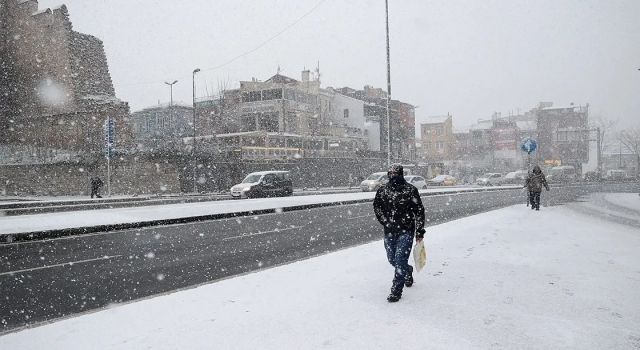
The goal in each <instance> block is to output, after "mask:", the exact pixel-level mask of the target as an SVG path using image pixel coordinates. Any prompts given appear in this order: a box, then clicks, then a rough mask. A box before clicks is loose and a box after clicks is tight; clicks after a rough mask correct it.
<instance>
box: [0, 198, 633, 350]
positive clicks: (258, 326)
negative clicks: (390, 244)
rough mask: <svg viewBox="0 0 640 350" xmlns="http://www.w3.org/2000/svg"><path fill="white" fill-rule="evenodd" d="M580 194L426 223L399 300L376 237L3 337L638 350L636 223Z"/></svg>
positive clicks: (67, 345)
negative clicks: (596, 208)
mask: <svg viewBox="0 0 640 350" xmlns="http://www.w3.org/2000/svg"><path fill="white" fill-rule="evenodd" d="M578 205H580V204H579V203H575V204H573V203H572V204H568V205H565V206H557V207H546V208H543V209H542V210H541V211H540V212H535V211H531V210H528V209H527V208H526V207H525V206H524V205H519V206H513V207H508V208H504V209H500V210H495V211H492V212H487V213H483V214H479V215H475V216H470V217H467V218H464V219H460V220H456V221H453V222H450V223H446V224H442V225H438V226H434V227H432V228H430V230H429V231H428V233H427V237H426V244H427V247H428V260H429V262H428V265H427V268H426V270H424V271H422V272H421V273H420V274H417V275H416V284H415V286H414V287H413V288H411V289H408V290H406V291H405V293H404V296H403V298H402V300H401V301H400V302H399V303H396V304H389V303H387V302H386V300H385V297H386V295H387V293H388V289H389V286H390V280H391V277H392V274H393V271H392V268H391V267H390V266H388V264H387V262H386V259H385V256H384V249H383V247H382V242H381V241H377V242H374V243H371V244H366V245H363V246H359V247H355V248H350V249H345V250H342V251H339V252H337V253H332V254H328V255H324V256H320V257H316V258H312V259H309V260H305V261H301V262H297V263H293V264H289V265H284V266H280V267H276V268H272V269H268V270H263V271H261V272H257V273H251V274H247V275H244V276H240V277H236V278H232V279H227V280H223V281H220V282H216V283H211V284H206V285H202V286H200V287H197V288H192V289H187V290H183V291H180V292H175V293H172V294H168V295H164V296H160V297H155V298H150V299H147V300H143V301H140V302H135V303H130V304H126V305H120V306H114V307H112V308H108V309H105V310H103V311H100V312H94V313H90V314H86V315H83V316H80V317H74V318H70V319H66V320H63V321H60V322H56V323H53V324H48V325H45V326H41V327H37V328H33V329H27V330H23V331H21V332H16V333H11V334H8V335H5V336H2V337H0V348H2V349H43V348H46V349H89V348H92V349H93V348H95V349H141V348H151V349H295V348H298V349H320V348H323V349H324V348H329V349H385V350H386V349H390V348H401V349H425V348H428V349H637V348H638V347H640V303H638V301H637V299H638V292H637V291H638V290H640V256H639V255H638V254H637V252H638V251H639V250H640V234H639V233H638V230H637V229H636V228H634V227H630V226H626V225H621V224H618V223H616V222H613V221H607V220H606V219H603V218H602V217H593V216H590V215H585V214H583V212H582V211H581V210H575V208H576V206H578ZM158 283H162V281H159V282H158Z"/></svg>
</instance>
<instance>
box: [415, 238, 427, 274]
mask: <svg viewBox="0 0 640 350" xmlns="http://www.w3.org/2000/svg"><path fill="white" fill-rule="evenodd" d="M413 262H414V263H415V265H416V269H418V272H420V270H422V268H423V267H424V265H426V264H427V249H426V248H425V247H424V240H420V241H419V242H416V245H415V246H413Z"/></svg>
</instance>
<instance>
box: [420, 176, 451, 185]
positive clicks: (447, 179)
mask: <svg viewBox="0 0 640 350" xmlns="http://www.w3.org/2000/svg"><path fill="white" fill-rule="evenodd" d="M456 183H458V180H456V178H455V177H453V176H451V175H438V176H436V177H434V178H433V179H431V180H429V181H427V185H429V186H453V185H455V184H456Z"/></svg>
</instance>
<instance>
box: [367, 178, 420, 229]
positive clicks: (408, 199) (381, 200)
mask: <svg viewBox="0 0 640 350" xmlns="http://www.w3.org/2000/svg"><path fill="white" fill-rule="evenodd" d="M373 211H374V212H375V214H376V218H377V219H378V221H379V222H380V224H382V225H383V226H384V232H385V233H389V232H399V231H407V232H411V233H412V234H413V233H414V232H417V234H416V236H417V237H418V238H422V237H423V236H424V206H422V200H421V199H420V194H419V193H418V189H417V188H415V187H414V186H413V185H411V184H409V183H408V182H406V181H405V180H404V177H402V176H394V177H392V178H390V179H389V182H388V183H387V184H386V185H384V186H382V187H380V188H379V189H378V192H376V197H375V199H374V200H373Z"/></svg>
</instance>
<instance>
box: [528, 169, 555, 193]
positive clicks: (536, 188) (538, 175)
mask: <svg viewBox="0 0 640 350" xmlns="http://www.w3.org/2000/svg"><path fill="white" fill-rule="evenodd" d="M542 186H544V188H546V189H547V191H549V185H548V184H547V179H546V178H545V177H544V174H543V173H542V169H540V167H539V166H537V165H536V166H535V167H534V168H533V171H532V172H531V173H529V176H527V182H526V183H525V187H527V189H528V190H529V192H542Z"/></svg>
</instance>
